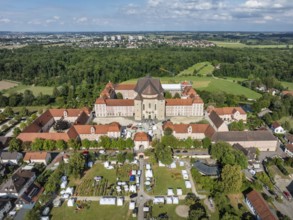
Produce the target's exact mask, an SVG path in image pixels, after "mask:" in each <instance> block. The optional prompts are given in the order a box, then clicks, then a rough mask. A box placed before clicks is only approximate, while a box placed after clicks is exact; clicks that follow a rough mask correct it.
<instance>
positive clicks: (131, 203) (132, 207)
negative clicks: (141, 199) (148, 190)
mask: <svg viewBox="0 0 293 220" xmlns="http://www.w3.org/2000/svg"><path fill="white" fill-rule="evenodd" d="M129 209H130V210H133V209H135V202H133V201H131V202H130V203H129Z"/></svg>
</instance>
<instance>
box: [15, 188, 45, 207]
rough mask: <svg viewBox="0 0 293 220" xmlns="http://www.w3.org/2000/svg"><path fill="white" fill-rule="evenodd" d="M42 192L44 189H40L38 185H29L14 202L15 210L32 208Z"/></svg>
mask: <svg viewBox="0 0 293 220" xmlns="http://www.w3.org/2000/svg"><path fill="white" fill-rule="evenodd" d="M43 191H44V188H43V187H41V186H40V185H39V184H38V183H33V184H31V185H30V186H29V187H28V188H27V189H26V190H25V191H24V193H23V194H22V195H21V196H19V198H18V199H17V200H16V202H15V205H16V208H18V209H20V208H27V209H31V208H33V207H34V205H35V203H36V201H37V200H38V198H39V196H40V195H41V194H42V193H43Z"/></svg>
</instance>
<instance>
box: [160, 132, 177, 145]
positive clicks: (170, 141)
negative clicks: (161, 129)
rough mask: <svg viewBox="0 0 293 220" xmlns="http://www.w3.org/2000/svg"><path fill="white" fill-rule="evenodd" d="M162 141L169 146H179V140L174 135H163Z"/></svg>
mask: <svg viewBox="0 0 293 220" xmlns="http://www.w3.org/2000/svg"><path fill="white" fill-rule="evenodd" d="M161 142H162V144H163V145H165V146H168V147H177V145H178V144H177V143H178V140H177V138H176V137H174V136H173V135H168V136H163V137H162V140H161Z"/></svg>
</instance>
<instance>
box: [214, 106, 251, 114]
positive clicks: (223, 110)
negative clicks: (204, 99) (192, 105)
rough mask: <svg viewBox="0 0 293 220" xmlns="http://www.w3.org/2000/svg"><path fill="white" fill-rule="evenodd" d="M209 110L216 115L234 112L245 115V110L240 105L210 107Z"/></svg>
mask: <svg viewBox="0 0 293 220" xmlns="http://www.w3.org/2000/svg"><path fill="white" fill-rule="evenodd" d="M210 109H211V111H215V112H216V113H217V114H218V115H232V114H234V113H235V112H237V111H238V112H239V113H240V114H242V115H245V114H246V112H245V111H244V110H243V108H241V107H223V108H210Z"/></svg>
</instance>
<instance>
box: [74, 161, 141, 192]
mask: <svg viewBox="0 0 293 220" xmlns="http://www.w3.org/2000/svg"><path fill="white" fill-rule="evenodd" d="M136 168H137V167H136V165H129V164H125V165H123V166H121V167H117V168H116V169H112V170H108V169H106V168H104V166H103V164H101V163H97V164H95V165H94V166H93V167H92V168H91V169H90V170H88V171H86V173H85V175H84V176H83V177H82V178H81V179H76V180H75V179H71V180H70V182H69V185H70V186H75V187H76V190H75V194H76V195H78V196H104V195H110V194H111V195H115V193H116V192H113V188H114V187H115V185H116V181H117V178H119V180H120V181H129V172H130V170H131V169H136ZM95 176H102V177H103V179H102V180H101V181H100V182H99V183H98V184H95V181H94V177H95Z"/></svg>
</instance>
